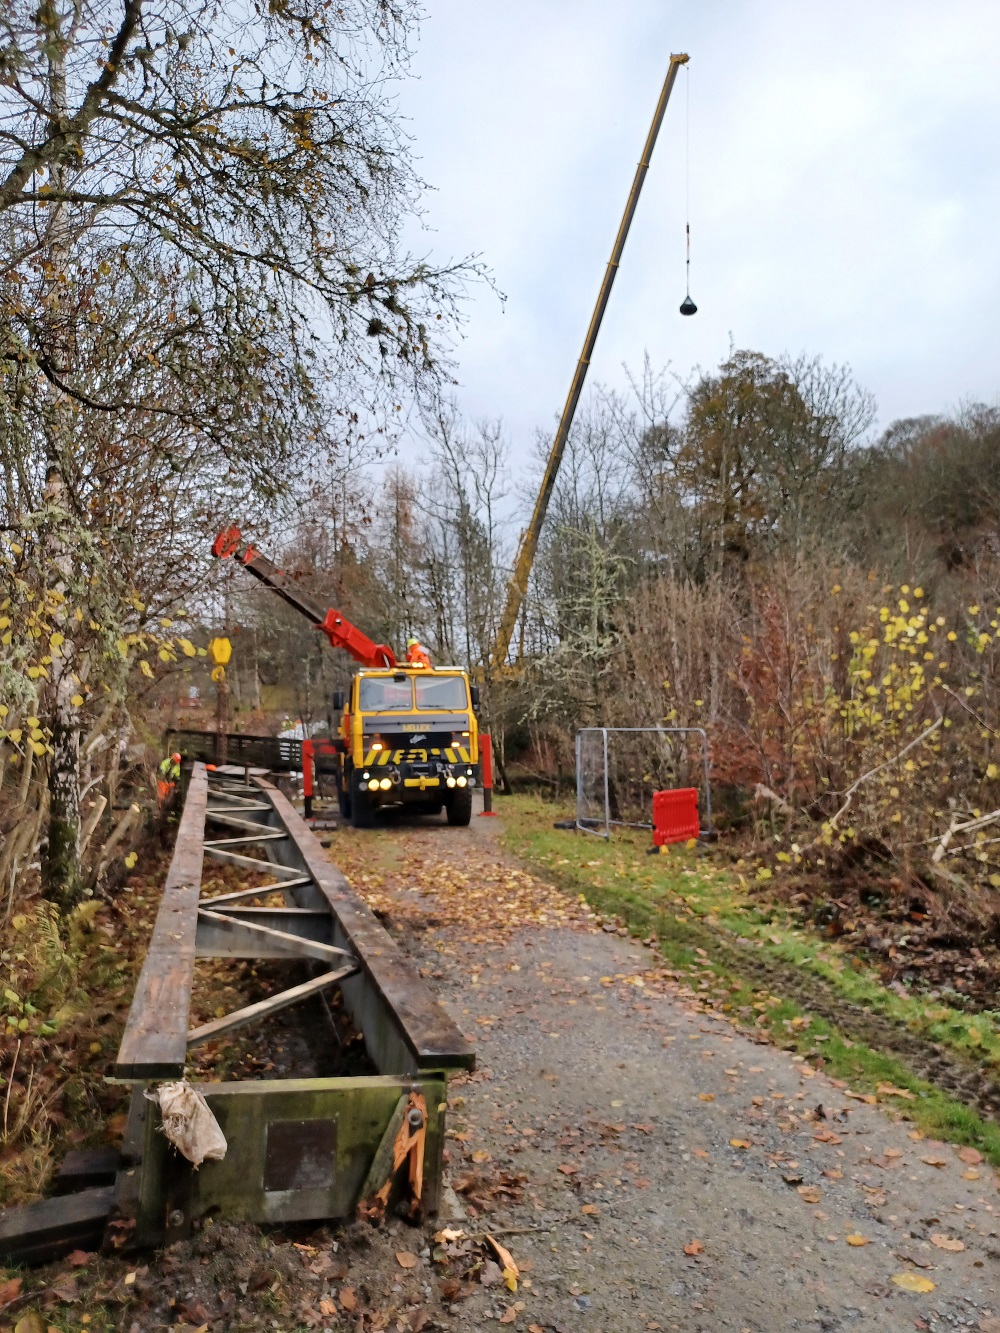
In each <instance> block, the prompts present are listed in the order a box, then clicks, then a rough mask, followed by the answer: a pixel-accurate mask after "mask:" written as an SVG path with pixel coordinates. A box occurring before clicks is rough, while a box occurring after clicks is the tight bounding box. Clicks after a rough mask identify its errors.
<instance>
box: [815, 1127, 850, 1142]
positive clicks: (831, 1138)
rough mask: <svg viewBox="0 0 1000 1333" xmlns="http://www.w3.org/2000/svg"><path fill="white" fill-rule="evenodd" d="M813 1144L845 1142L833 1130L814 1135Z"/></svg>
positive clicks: (822, 1130) (821, 1131)
mask: <svg viewBox="0 0 1000 1333" xmlns="http://www.w3.org/2000/svg"><path fill="white" fill-rule="evenodd" d="M813 1142H815V1143H832V1144H837V1143H842V1142H843V1140H842V1139H841V1137H840V1135H839V1134H834V1132H833V1130H832V1129H821V1130H820V1131H819V1132H818V1133H816V1134H814V1135H813Z"/></svg>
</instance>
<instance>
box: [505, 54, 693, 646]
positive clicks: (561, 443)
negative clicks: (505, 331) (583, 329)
mask: <svg viewBox="0 0 1000 1333" xmlns="http://www.w3.org/2000/svg"><path fill="white" fill-rule="evenodd" d="M687 62H688V57H687V56H686V55H672V56H671V57H670V65H669V67H668V69H667V77H666V79H665V80H664V82H663V88H662V90H661V92H660V99H659V101H658V102H657V104H656V111H655V112H654V113H653V123H652V125H650V127H649V134H648V135H647V136H646V145H645V147H644V148H643V150H642V158H641V159H640V161H639V165H638V166H637V167H636V170H635V179H634V180H633V181H632V188H631V190H630V191H629V196H628V202H627V203H626V205H625V212H624V214H623V216H622V220H621V225H620V226H619V228H618V235H617V236H616V237H615V244H614V248H613V250H612V251H611V258H610V259H609V260H608V266H607V268H606V269H605V272H604V281H603V282H602V283H601V290H600V292H599V293H598V296H597V304H596V305H595V306H594V313H593V315H592V316H591V319H590V327H589V328H588V329H587V336H586V338H585V339H584V342H583V351H582V352H581V353H580V359H579V361H578V362H577V363H576V370H575V372H574V374H573V382H572V384H571V385H570V388H569V396H568V397H567V399H566V406H565V407H564V408H563V411H562V416H561V417H560V419H559V426H558V429H557V430H556V435H555V439H554V440H553V441H552V450H551V452H550V453H549V459H548V462H547V464H546V466H545V475H544V476H543V478H542V485H541V489H540V490H539V492H538V498H537V499H536V500H535V508H534V512H533V513H532V515H531V522H530V523H529V524H528V526H527V528H526V529H525V531H524V533H523V535H522V537H521V544H520V547H519V548H518V553H517V560H516V561H515V563H514V572H513V575H512V576H511V580H510V585H509V588H508V591H507V604H506V606H505V607H504V613H503V616H502V618H501V620H500V628H499V630H498V631H497V637H496V642H495V643H494V645H493V654H492V658H491V662H490V665H491V667H492V668H493V669H497V668H499V667H502V666H503V665H504V663H505V662H506V660H507V654H508V652H509V651H510V641H511V639H512V638H513V635H514V627H515V626H516V624H517V618H518V616H519V615H520V613H521V606H522V605H523V602H524V597H525V594H526V593H527V591H528V579H529V577H530V575H531V566H532V565H533V564H534V560H535V552H536V550H537V549H538V538H539V535H540V533H541V530H542V524H543V523H544V522H545V514H546V511H547V510H548V507H549V500H550V499H551V498H552V490H553V487H554V486H555V484H556V475H557V473H558V471H559V465H560V463H561V462H562V457H563V454H564V453H565V451H566V441H567V440H568V439H569V432H570V429H571V427H572V425H573V417H574V416H575V415H576V409H577V405H578V403H579V401H580V395H581V394H582V392H583V384H584V380H585V379H586V378H587V371H588V369H589V368H590V362H591V358H592V357H593V354H594V346H595V344H596V343H597V334H598V332H599V331H600V327H601V321H602V319H603V318H604V312H605V310H606V309H607V305H608V299H609V297H610V296H611V288H612V287H613V285H614V281H615V274H616V273H617V272H618V266H619V264H620V263H621V258H622V251H623V250H624V249H625V241H626V239H627V238H628V233H629V228H630V227H631V225H632V219H633V217H634V216H635V210H636V205H637V204H638V202H639V195H640V193H641V191H642V186H643V182H644V181H645V179H646V173H647V172H648V170H649V161H650V158H651V157H652V155H653V148H654V146H655V144H656V139H657V136H658V134H659V132H660V126H661V125H662V124H663V116H664V113H665V112H666V109H667V103H668V102H669V101H670V94H671V92H672V91H673V87H674V82H675V80H676V78H677V71H678V70H679V69H680V67H681V65H686V64H687Z"/></svg>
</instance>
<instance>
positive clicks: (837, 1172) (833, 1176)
mask: <svg viewBox="0 0 1000 1333" xmlns="http://www.w3.org/2000/svg"><path fill="white" fill-rule="evenodd" d="M823 1175H824V1176H826V1177H827V1179H828V1180H843V1179H844V1173H843V1171H841V1169H840V1167H839V1166H831V1167H830V1169H829V1170H828V1171H824V1172H823Z"/></svg>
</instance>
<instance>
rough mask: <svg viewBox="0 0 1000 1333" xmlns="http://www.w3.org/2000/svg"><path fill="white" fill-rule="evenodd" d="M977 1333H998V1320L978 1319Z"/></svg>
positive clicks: (999, 1326)
mask: <svg viewBox="0 0 1000 1333" xmlns="http://www.w3.org/2000/svg"><path fill="white" fill-rule="evenodd" d="M979 1333H1000V1319H993V1318H989V1319H980V1321H979Z"/></svg>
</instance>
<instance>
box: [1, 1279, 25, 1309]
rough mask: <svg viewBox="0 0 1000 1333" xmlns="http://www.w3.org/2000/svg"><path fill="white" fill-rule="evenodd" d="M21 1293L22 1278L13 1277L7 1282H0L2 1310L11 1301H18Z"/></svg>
mask: <svg viewBox="0 0 1000 1333" xmlns="http://www.w3.org/2000/svg"><path fill="white" fill-rule="evenodd" d="M20 1294H21V1279H20V1278H19V1277H12V1278H11V1279H10V1280H9V1281H7V1282H0V1310H2V1309H3V1307H4V1306H5V1305H10V1303H11V1301H16V1300H17V1298H18V1296H20Z"/></svg>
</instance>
